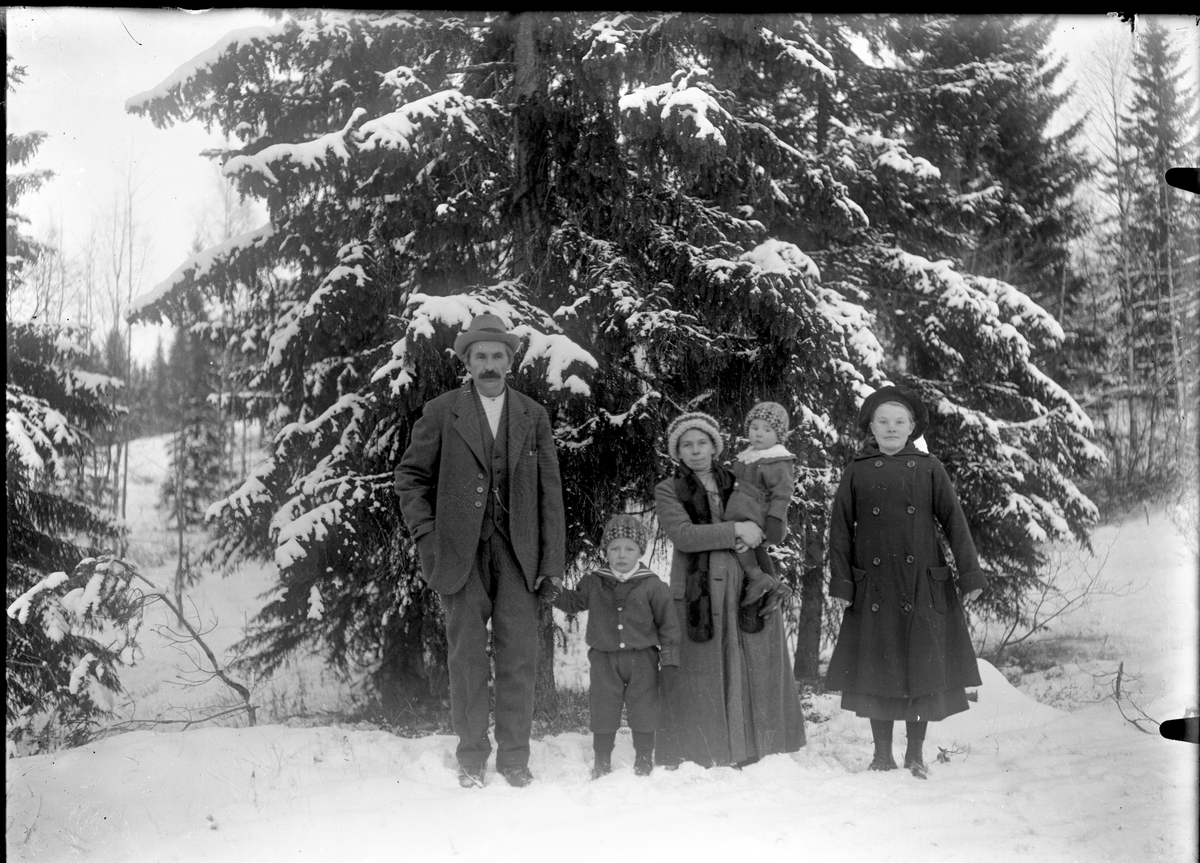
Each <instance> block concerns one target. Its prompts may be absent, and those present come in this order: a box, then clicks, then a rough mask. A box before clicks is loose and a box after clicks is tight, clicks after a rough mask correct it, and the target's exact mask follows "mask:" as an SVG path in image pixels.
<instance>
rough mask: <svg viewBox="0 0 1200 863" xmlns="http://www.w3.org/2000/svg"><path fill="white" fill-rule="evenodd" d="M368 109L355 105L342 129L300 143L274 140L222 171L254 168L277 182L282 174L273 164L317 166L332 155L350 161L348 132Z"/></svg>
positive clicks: (234, 172)
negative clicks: (284, 142)
mask: <svg viewBox="0 0 1200 863" xmlns="http://www.w3.org/2000/svg"><path fill="white" fill-rule="evenodd" d="M366 113H367V109H366V108H361V107H360V108H355V109H354V110H353V111H352V112H351V113H350V119H349V120H347V121H346V125H344V126H343V127H342V128H341V129H337V130H335V131H333V132H327V133H325V134H324V135H322V136H320V137H319V138H315V139H313V140H312V141H305V142H303V143H300V144H272V145H271V146H269V147H265V148H264V149H262V150H260V151H259V152H257V153H255V154H253V155H250V156H234V157H233V158H232V159H230V160H229V161H228V162H226V163H225V167H224V168H222V169H221V173H222V174H224V175H225V176H227V177H234V176H237V175H238V174H242V173H244V172H246V171H253V172H255V173H258V174H261V175H262V176H263V177H265V178H266V180H267V181H268V182H270V183H276V184H277V183H278V182H279V178H278V177H277V176H275V172H274V171H273V170H272V167H274V168H281V167H284V166H288V167H290V166H292V165H295V166H299V167H301V168H307V169H310V170H315V169H316V168H317V167H318V166H320V165H323V164H325V162H326V161H327V160H328V159H330V158H337V159H340V160H341V161H343V162H345V161H348V160H349V159H350V150H349V148H348V147H347V146H346V136H347V135H349V134H350V131H351V130H352V129H353V128H354V125H355V124H356V123H357V122H358V121H359V119H360V118H361V117H362V116H363V115H364V114H366Z"/></svg>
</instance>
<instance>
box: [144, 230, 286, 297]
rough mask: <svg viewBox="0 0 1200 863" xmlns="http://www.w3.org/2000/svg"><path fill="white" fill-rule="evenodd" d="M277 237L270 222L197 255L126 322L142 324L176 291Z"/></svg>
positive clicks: (150, 293)
mask: <svg viewBox="0 0 1200 863" xmlns="http://www.w3.org/2000/svg"><path fill="white" fill-rule="evenodd" d="M274 235H275V227H274V225H272V224H271V223H270V222H268V223H267V224H265V225H261V226H260V227H257V228H255V229H253V230H251V231H246V232H245V233H242V234H238V235H237V236H236V237H230V238H229V239H228V240H225V241H224V242H222V243H218V244H217V245H215V246H213V247H212V248H211V249H205V250H204V251H202V252H197V253H196V254H194V255H192V256H191V257H190V258H188V259H187V260H186V261H184V262H183V263H182V264H181V265H180V266H179V268H178V269H177V270H175V272H173V273H172V274H171V275H170V276H168V277H167V278H166V279H164V280H163V281H161V282H159V283H158V284H157V285H155V286H154V287H153V288H151V289H150V290H149V291H147V292H146V293H144V294H142V295H141V296H140V297H138V298H137V299H136V300H134V301H133V303H132V304H131V305H130V307H129V312H128V313H127V314H126V319H127V320H130V321H136V320H138V319H139V318H140V317H142V316H143V315H145V314H146V313H147V311H148V310H149V309H150V308H151V307H152V306H154V305H155V304H156V303H158V302H160V301H162V300H164V299H166V298H168V297H170V296H171V295H172V294H174V293H175V291H176V290H178V289H180V288H181V287H183V286H184V285H187V284H190V283H195V282H197V281H200V280H201V279H203V278H204V277H205V276H207V275H208V274H209V272H211V271H212V269H213V267H214V266H216V265H217V264H220V263H225V262H226V261H228V260H229V259H230V258H232V257H233V256H234V255H236V254H237V253H239V252H242V251H245V250H247V249H255V248H262V247H263V246H264V245H265V244H266V242H267V240H269V239H271V237H273V236H274Z"/></svg>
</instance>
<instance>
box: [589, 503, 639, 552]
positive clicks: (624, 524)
mask: <svg viewBox="0 0 1200 863" xmlns="http://www.w3.org/2000/svg"><path fill="white" fill-rule="evenodd" d="M618 539H632V540H633V541H634V542H635V543H637V547H638V550H639V551H640V553H642V554H645V553H646V529H645V528H643V527H642V523H641V522H640V521H638V520H637V518H635V517H634V516H632V515H626V514H625V513H618V514H617V515H614V516H613V517H612V518H610V519H609V520H608V524H606V525H604V534H603V535H602V536H601V537H600V547H601V548H603V549H607V548H608V547H609V546H610V545H611V544H612V543H613V542H614V541H616V540H618Z"/></svg>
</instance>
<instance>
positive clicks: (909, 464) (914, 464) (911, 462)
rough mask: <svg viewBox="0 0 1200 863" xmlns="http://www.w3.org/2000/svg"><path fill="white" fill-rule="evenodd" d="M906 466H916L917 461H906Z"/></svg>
mask: <svg viewBox="0 0 1200 863" xmlns="http://www.w3.org/2000/svg"><path fill="white" fill-rule="evenodd" d="M908 466H909V467H916V466H917V463H916V462H915V461H910V462H909V463H908Z"/></svg>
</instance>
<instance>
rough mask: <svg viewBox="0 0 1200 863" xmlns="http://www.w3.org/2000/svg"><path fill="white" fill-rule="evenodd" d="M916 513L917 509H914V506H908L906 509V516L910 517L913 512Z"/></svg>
mask: <svg viewBox="0 0 1200 863" xmlns="http://www.w3.org/2000/svg"><path fill="white" fill-rule="evenodd" d="M916 511H917V508H916V507H915V506H910V507H909V508H908V514H909V515H912V514H913V513H914V512H916Z"/></svg>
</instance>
